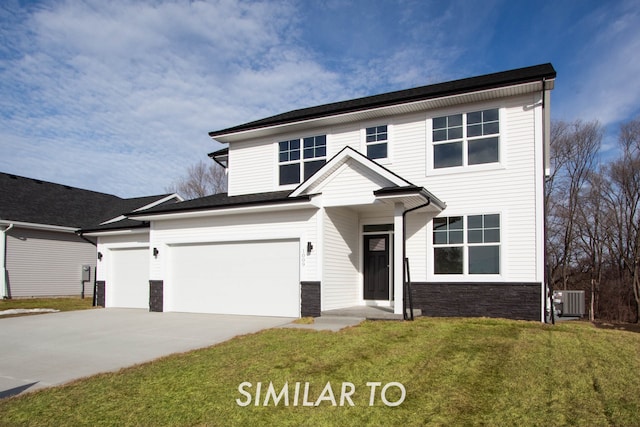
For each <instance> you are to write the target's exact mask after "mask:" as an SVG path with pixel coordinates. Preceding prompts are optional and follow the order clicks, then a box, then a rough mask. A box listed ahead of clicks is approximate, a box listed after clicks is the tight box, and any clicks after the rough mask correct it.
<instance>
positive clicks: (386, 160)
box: [360, 121, 393, 164]
mask: <svg viewBox="0 0 640 427" xmlns="http://www.w3.org/2000/svg"><path fill="white" fill-rule="evenodd" d="M379 126H386V127H387V141H386V144H387V157H379V158H377V159H371V158H370V157H369V156H368V155H367V151H368V147H369V145H376V144H381V142H379V141H376V142H370V143H368V142H367V129H369V128H374V127H376V128H377V127H379ZM392 140H393V124H392V123H390V122H386V121H375V122H368V123H365V124H364V125H363V126H362V128H361V129H360V141H361V142H360V152H361V153H362V154H364V155H365V157H367V158H369V159H371V160H373V161H374V162H378V163H380V164H390V163H391V159H392V157H393V156H392V155H393V144H392V143H391V142H392Z"/></svg>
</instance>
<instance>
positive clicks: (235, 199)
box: [127, 190, 310, 218]
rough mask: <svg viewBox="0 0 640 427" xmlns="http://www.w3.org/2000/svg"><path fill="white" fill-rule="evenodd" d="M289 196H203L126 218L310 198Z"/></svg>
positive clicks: (279, 193) (131, 214) (279, 192)
mask: <svg viewBox="0 0 640 427" xmlns="http://www.w3.org/2000/svg"><path fill="white" fill-rule="evenodd" d="M290 194H291V191H290V190H286V191H273V192H269V193H255V194H243V195H238V196H229V195H228V194H227V193H218V194H214V195H211V196H205V197H200V198H197V199H192V200H187V201H184V202H180V203H175V204H172V205H162V206H157V207H155V208H151V209H147V210H145V211H142V212H131V213H128V214H127V217H129V218H136V216H138V217H140V216H144V217H147V216H152V215H160V214H168V213H178V212H191V211H207V210H215V209H228V208H235V207H245V206H257V205H264V204H280V203H291V202H297V201H301V200H305V201H306V200H310V196H299V197H289V195H290Z"/></svg>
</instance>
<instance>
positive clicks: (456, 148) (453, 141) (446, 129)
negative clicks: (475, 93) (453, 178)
mask: <svg viewBox="0 0 640 427" xmlns="http://www.w3.org/2000/svg"><path fill="white" fill-rule="evenodd" d="M499 136H500V115H499V110H498V109H497V108H493V109H490V110H483V111H474V112H471V113H466V114H453V115H450V116H443V117H435V118H434V119H433V129H432V138H433V167H434V169H442V168H450V167H456V166H469V165H479V164H483V163H497V162H498V161H499Z"/></svg>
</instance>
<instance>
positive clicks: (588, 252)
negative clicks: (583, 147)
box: [576, 171, 609, 321]
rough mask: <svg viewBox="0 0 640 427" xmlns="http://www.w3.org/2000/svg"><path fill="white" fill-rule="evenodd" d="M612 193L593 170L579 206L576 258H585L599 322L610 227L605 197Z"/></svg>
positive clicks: (591, 306) (584, 267)
mask: <svg viewBox="0 0 640 427" xmlns="http://www.w3.org/2000/svg"><path fill="white" fill-rule="evenodd" d="M607 191H609V186H608V183H607V182H606V180H605V178H604V176H603V175H602V173H601V172H600V171H592V172H591V173H590V174H589V175H588V177H587V181H586V189H585V191H584V194H583V197H582V201H581V203H579V204H578V206H577V216H576V234H577V236H578V244H577V247H576V251H577V255H576V258H579V259H581V261H582V262H581V266H582V268H581V270H583V273H584V278H585V279H588V283H584V285H588V286H589V287H588V288H587V289H585V290H586V291H588V292H589V301H590V304H589V319H590V320H591V321H594V320H595V317H596V313H597V312H598V311H599V300H600V286H601V283H602V275H603V269H604V265H605V256H607V255H608V254H607V253H606V251H605V248H606V245H605V244H604V242H605V240H606V239H607V236H608V233H609V228H608V223H607V213H608V212H607V207H608V206H607V205H606V202H605V201H604V200H603V198H602V195H603V194H604V193H606V192H607Z"/></svg>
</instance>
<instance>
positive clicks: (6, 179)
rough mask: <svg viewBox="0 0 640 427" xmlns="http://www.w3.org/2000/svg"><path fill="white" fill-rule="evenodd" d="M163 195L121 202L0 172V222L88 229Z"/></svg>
mask: <svg viewBox="0 0 640 427" xmlns="http://www.w3.org/2000/svg"><path fill="white" fill-rule="evenodd" d="M166 196H167V195H159V196H148V197H136V198H130V199H122V198H120V197H118V196H114V195H112V194H105V193H99V192H97V191H91V190H83V189H81V188H76V187H71V186H68V185H62V184H55V183H53V182H47V181H41V180H38V179H32V178H25V177H22V176H17V175H13V174H8V173H3V172H0V200H2V202H1V203H0V220H4V221H16V222H26V223H32V224H46V225H55V226H61V227H70V228H90V227H96V226H98V225H99V224H100V223H101V222H104V221H107V220H109V219H113V218H116V217H118V216H119V215H122V214H124V213H126V212H130V211H133V210H135V209H138V208H140V207H142V206H145V205H148V204H150V203H153V202H154V201H156V200H159V199H161V198H164V197H166Z"/></svg>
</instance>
